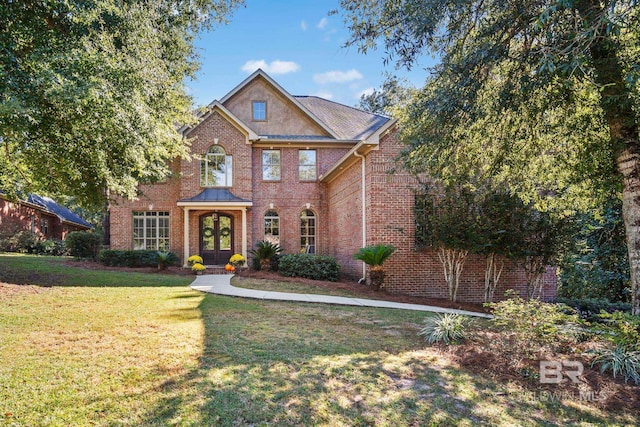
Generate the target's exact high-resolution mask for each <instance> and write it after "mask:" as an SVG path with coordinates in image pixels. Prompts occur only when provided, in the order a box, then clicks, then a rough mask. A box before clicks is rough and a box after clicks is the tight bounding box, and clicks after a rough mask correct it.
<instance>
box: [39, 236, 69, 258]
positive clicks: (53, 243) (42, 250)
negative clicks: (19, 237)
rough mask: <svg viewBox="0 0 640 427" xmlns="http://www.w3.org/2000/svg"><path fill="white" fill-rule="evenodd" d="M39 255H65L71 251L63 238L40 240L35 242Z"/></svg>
mask: <svg viewBox="0 0 640 427" xmlns="http://www.w3.org/2000/svg"><path fill="white" fill-rule="evenodd" d="M34 252H35V253H36V254H38V255H53V256H63V255H67V254H68V253H69V251H68V249H67V245H66V244H65V242H64V241H62V240H55V239H49V240H38V241H37V242H36V244H35V251H34Z"/></svg>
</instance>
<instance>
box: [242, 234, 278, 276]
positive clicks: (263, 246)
mask: <svg viewBox="0 0 640 427" xmlns="http://www.w3.org/2000/svg"><path fill="white" fill-rule="evenodd" d="M281 252H282V248H281V247H280V245H276V244H274V243H271V242H269V241H268V240H260V241H259V242H258V243H256V248H255V249H251V250H250V251H249V253H250V254H251V255H253V257H254V258H253V259H254V261H253V267H259V268H257V269H256V270H266V271H269V270H274V271H276V270H277V268H273V265H272V264H271V260H272V259H273V258H275V257H276V256H278V254H280V253H281ZM255 259H257V260H258V262H259V264H256V261H255Z"/></svg>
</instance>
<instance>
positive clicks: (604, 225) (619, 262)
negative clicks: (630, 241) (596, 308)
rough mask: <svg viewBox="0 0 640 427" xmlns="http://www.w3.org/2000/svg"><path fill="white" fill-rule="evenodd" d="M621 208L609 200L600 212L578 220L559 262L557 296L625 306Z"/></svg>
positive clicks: (626, 278) (626, 274)
mask: <svg viewBox="0 0 640 427" xmlns="http://www.w3.org/2000/svg"><path fill="white" fill-rule="evenodd" d="M621 204H622V203H621V200H620V199H619V198H617V197H612V198H611V199H610V200H609V201H608V202H607V203H606V205H605V206H604V207H603V209H602V210H601V211H600V212H595V213H591V212H590V213H585V214H581V215H580V216H579V217H578V221H577V224H576V225H577V228H578V229H577V232H576V234H575V237H574V239H573V240H572V242H571V247H569V250H568V251H566V253H564V254H562V257H561V259H560V264H559V270H560V276H559V279H560V289H559V290H558V294H559V295H560V296H563V297H566V298H576V299H607V300H609V301H611V302H629V300H630V290H631V289H630V286H629V257H628V256H627V248H626V246H625V235H624V223H623V222H622V217H621V209H622V207H621Z"/></svg>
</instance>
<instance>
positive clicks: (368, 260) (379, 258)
mask: <svg viewBox="0 0 640 427" xmlns="http://www.w3.org/2000/svg"><path fill="white" fill-rule="evenodd" d="M395 251H396V248H395V247H394V246H393V245H385V244H382V243H380V244H377V245H372V246H366V247H364V248H360V250H359V251H358V252H356V253H355V254H354V255H353V258H354V259H357V260H359V261H362V262H364V263H365V264H367V265H369V266H382V264H384V262H385V261H386V260H387V259H388V258H389V257H390V256H391V255H393V253H394V252H395Z"/></svg>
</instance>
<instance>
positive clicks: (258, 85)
mask: <svg viewBox="0 0 640 427" xmlns="http://www.w3.org/2000/svg"><path fill="white" fill-rule="evenodd" d="M395 125H396V121H395V120H394V119H391V118H389V117H385V116H381V115H377V114H371V113H368V112H365V111H361V110H358V109H355V108H351V107H347V106H345V105H341V104H337V103H335V102H332V101H328V100H325V99H322V98H318V97H314V96H292V95H290V94H289V93H288V92H287V91H286V90H284V89H283V88H282V87H280V85H278V83H276V82H275V81H274V80H272V79H271V78H270V77H269V76H268V75H267V74H265V73H264V72H263V71H261V70H258V71H256V72H255V73H253V74H252V75H251V76H249V77H248V78H247V79H246V80H244V81H243V82H242V83H240V84H239V85H238V86H237V87H235V88H234V89H233V90H232V91H231V92H229V93H228V94H227V95H226V96H225V97H224V98H222V99H221V100H219V101H214V102H213V103H211V104H210V105H209V107H208V109H207V111H206V113H204V114H202V115H201V117H199V122H198V124H197V125H195V126H193V127H189V128H183V129H181V132H182V133H183V135H184V136H185V137H186V138H189V140H190V142H191V153H192V156H193V158H192V159H191V160H177V161H175V162H174V164H173V165H172V168H173V172H174V174H173V177H172V178H170V179H168V180H167V181H166V182H163V183H160V184H154V185H141V187H140V194H141V195H140V197H139V198H138V199H137V200H135V201H127V200H117V201H114V203H112V204H111V206H110V208H109V218H110V237H111V239H110V245H111V248H112V249H159V250H167V249H169V250H171V251H173V252H176V253H177V254H179V255H180V256H182V258H183V261H185V260H186V259H187V258H188V257H189V256H190V255H193V254H199V255H201V256H202V257H203V258H204V260H205V263H206V264H209V265H221V264H225V263H226V262H227V261H228V259H229V257H230V256H231V255H232V254H234V253H241V254H243V255H245V256H246V255H247V251H248V250H249V249H251V248H252V247H254V246H255V244H256V243H257V242H258V241H259V240H263V239H266V240H270V241H272V242H274V243H278V244H280V246H281V247H282V248H283V249H284V253H294V252H308V253H317V254H326V255H332V256H334V257H336V258H337V260H338V262H339V263H340V265H341V266H342V268H341V272H342V274H344V275H346V276H350V277H353V278H359V277H362V275H363V274H364V266H363V265H362V263H360V262H358V261H355V260H354V259H353V258H352V256H353V254H354V253H355V252H356V251H357V250H358V249H359V248H361V247H363V246H366V245H370V244H376V243H391V244H393V245H394V246H396V247H397V248H398V251H397V252H396V253H395V254H394V255H393V256H392V257H391V258H390V259H389V261H388V262H387V263H386V264H385V270H386V271H387V273H388V277H387V280H386V286H387V289H388V290H389V291H390V292H401V293H407V294H413V295H422V296H429V297H437V298H446V297H447V289H446V286H445V284H444V280H443V274H442V270H441V267H440V265H439V263H438V261H437V257H435V256H434V254H429V253H425V252H418V251H416V249H415V245H414V228H415V224H414V216H413V206H414V193H413V190H414V189H415V188H416V187H417V182H416V180H415V179H414V177H412V176H411V175H410V174H408V173H406V172H404V171H402V170H401V169H398V170H397V171H395V173H390V172H391V171H392V170H394V169H395V168H396V167H397V166H398V165H397V164H396V161H395V159H396V157H397V156H398V154H399V152H400V150H401V148H402V146H401V144H400V143H399V141H398V140H397V139H396V126H395ZM483 271H484V262H483V261H482V260H480V259H477V260H475V259H470V260H469V261H468V262H467V265H466V267H465V274H464V275H463V278H462V283H461V285H460V290H459V299H460V300H461V301H465V300H466V301H481V300H482V295H483V283H484V275H483ZM503 277H504V279H503V283H505V284H511V285H513V284H514V283H515V284H519V285H522V284H524V276H523V274H521V273H520V272H517V271H515V270H510V271H507V272H505V273H504V274H503ZM550 279H553V278H552V277H550ZM551 281H553V280H551ZM501 291H503V289H498V291H497V292H496V295H498V294H501ZM553 291H554V288H553V286H547V289H546V292H547V294H546V296H547V297H549V296H553V295H552V294H553Z"/></svg>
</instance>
